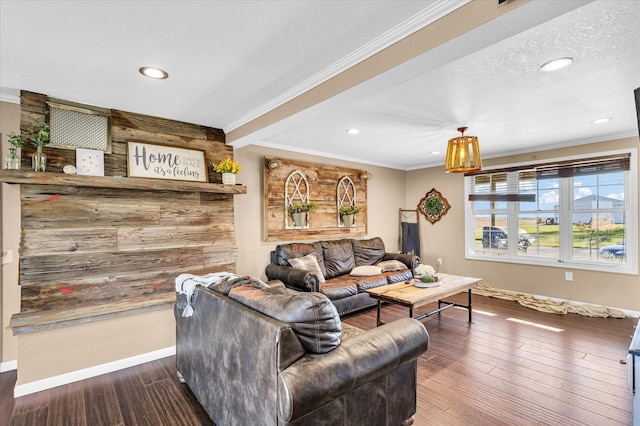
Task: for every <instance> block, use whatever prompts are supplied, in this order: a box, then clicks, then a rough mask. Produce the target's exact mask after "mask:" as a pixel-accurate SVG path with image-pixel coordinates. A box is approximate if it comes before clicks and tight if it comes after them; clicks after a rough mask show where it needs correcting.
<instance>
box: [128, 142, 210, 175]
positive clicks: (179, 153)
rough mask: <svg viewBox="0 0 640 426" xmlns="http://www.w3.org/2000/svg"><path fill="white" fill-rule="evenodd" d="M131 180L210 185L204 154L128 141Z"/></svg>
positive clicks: (197, 151) (191, 150)
mask: <svg viewBox="0 0 640 426" xmlns="http://www.w3.org/2000/svg"><path fill="white" fill-rule="evenodd" d="M127 171H128V175H129V177H144V178H153V179H171V180H188V181H194V182H208V181H209V180H208V178H207V162H206V160H205V156H204V151H199V150H194V149H185V148H178V147H173V146H166V145H154V144H150V143H144V142H135V141H127Z"/></svg>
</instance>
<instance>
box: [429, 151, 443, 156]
mask: <svg viewBox="0 0 640 426" xmlns="http://www.w3.org/2000/svg"><path fill="white" fill-rule="evenodd" d="M429 154H431V155H438V154H440V151H431V152H430V153H429Z"/></svg>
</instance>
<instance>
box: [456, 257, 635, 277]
mask: <svg viewBox="0 0 640 426" xmlns="http://www.w3.org/2000/svg"><path fill="white" fill-rule="evenodd" d="M465 259H467V260H479V261H486V262H498V263H513V264H518V265H525V266H540V267H551V268H563V269H574V270H584V271H593V272H605V273H610V274H625V275H638V271H637V269H635V270H634V268H633V267H632V266H631V265H629V264H624V263H611V264H602V263H598V264H594V263H586V262H560V261H559V260H554V259H541V258H535V259H533V258H526V257H524V256H519V257H513V256H507V255H505V256H500V255H495V256H493V255H492V256H487V255H477V254H467V255H466V256H465Z"/></svg>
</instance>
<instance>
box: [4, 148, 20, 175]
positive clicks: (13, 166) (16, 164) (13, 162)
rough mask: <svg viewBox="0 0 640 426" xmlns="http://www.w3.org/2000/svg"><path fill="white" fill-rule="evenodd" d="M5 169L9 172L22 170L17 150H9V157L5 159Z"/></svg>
mask: <svg viewBox="0 0 640 426" xmlns="http://www.w3.org/2000/svg"><path fill="white" fill-rule="evenodd" d="M4 168H5V169H9V170H20V157H18V155H17V154H16V150H15V149H9V155H7V157H6V158H5V159H4Z"/></svg>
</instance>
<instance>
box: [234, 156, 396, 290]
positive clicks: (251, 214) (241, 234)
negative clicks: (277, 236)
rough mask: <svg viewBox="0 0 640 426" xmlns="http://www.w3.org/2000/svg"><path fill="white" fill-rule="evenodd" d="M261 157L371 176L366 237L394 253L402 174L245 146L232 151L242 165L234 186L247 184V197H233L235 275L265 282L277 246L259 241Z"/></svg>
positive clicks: (260, 232) (261, 234) (347, 162)
mask: <svg viewBox="0 0 640 426" xmlns="http://www.w3.org/2000/svg"><path fill="white" fill-rule="evenodd" d="M265 156H267V157H276V158H278V157H279V158H288V159H295V160H300V161H308V162H312V163H318V164H330V165H334V166H342V167H349V168H357V169H363V170H367V171H368V172H369V173H371V174H372V175H373V179H371V180H370V181H369V182H368V184H367V185H368V186H367V197H368V206H367V209H368V211H369V213H368V214H369V216H368V217H367V221H368V228H367V229H368V237H377V236H379V237H380V238H382V240H383V241H384V243H385V246H386V248H387V250H388V251H396V250H398V232H399V223H398V209H400V208H402V207H404V204H405V198H404V191H403V188H404V185H405V172H403V171H400V170H393V169H388V168H384V167H376V166H369V165H366V164H362V163H355V162H350V161H341V160H335V159H331V158H321V157H316V156H313V155H304V154H296V153H292V152H288V151H282V150H277V149H271V148H263V147H257V146H247V147H244V148H241V149H238V150H236V151H235V152H234V158H235V159H236V160H237V161H239V162H240V164H242V172H241V173H240V174H239V175H238V178H237V180H238V183H243V184H245V185H247V194H246V195H238V196H236V197H235V198H234V207H235V215H236V241H237V244H238V263H237V265H238V273H239V274H247V275H252V276H256V277H261V278H262V279H266V276H265V274H264V270H265V267H266V265H267V263H268V262H269V252H270V251H271V250H273V249H274V248H275V246H276V245H277V244H278V243H277V242H268V243H267V242H264V241H263V240H262V236H263V232H262V159H263V157H265ZM365 238H367V237H365ZM301 240H302V239H301Z"/></svg>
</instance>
